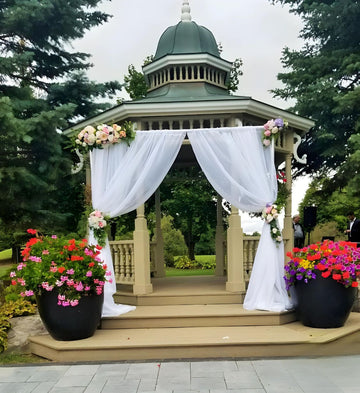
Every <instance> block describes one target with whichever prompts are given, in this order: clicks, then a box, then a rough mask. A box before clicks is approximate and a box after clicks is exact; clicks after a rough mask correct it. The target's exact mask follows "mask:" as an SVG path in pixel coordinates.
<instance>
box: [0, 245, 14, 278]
mask: <svg viewBox="0 0 360 393" xmlns="http://www.w3.org/2000/svg"><path fill="white" fill-rule="evenodd" d="M13 267H14V265H13V263H12V262H11V249H10V250H4V251H1V252H0V279H8V278H9V274H10V270H11V269H12V268H13Z"/></svg>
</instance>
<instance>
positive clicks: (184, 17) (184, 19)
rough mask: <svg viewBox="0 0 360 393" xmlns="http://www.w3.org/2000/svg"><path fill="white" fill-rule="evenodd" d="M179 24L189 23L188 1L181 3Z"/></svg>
mask: <svg viewBox="0 0 360 393" xmlns="http://www.w3.org/2000/svg"><path fill="white" fill-rule="evenodd" d="M181 22H191V15H190V6H189V2H188V1H183V5H182V7H181Z"/></svg>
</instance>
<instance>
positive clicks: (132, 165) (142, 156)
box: [89, 131, 185, 316]
mask: <svg viewBox="0 0 360 393" xmlns="http://www.w3.org/2000/svg"><path fill="white" fill-rule="evenodd" d="M184 137H185V132H181V131H176V132H172V131H167V132H162V131H151V132H147V131H138V132H137V133H136V138H135V140H134V141H133V142H132V143H131V145H130V146H127V145H126V144H125V143H119V144H116V145H113V146H107V147H105V148H104V149H94V150H93V151H92V152H91V153H90V164H91V189H92V203H93V207H94V209H97V210H100V211H102V212H103V213H105V214H106V215H108V216H110V217H116V216H119V215H121V214H125V213H128V212H130V211H132V210H135V209H136V208H137V207H138V206H140V205H141V204H143V203H144V202H145V201H146V200H147V199H148V198H149V197H150V196H151V195H152V194H153V193H154V192H155V190H156V189H157V188H158V186H159V185H160V184H161V182H162V180H163V179H164V177H165V175H166V174H167V172H168V171H169V169H170V167H171V165H172V163H173V162H174V161H175V158H176V156H177V154H178V152H179V150H180V147H181V143H182V141H183V139H184ZM89 243H90V244H95V243H96V240H95V238H94V235H93V233H92V231H90V236H89ZM100 257H101V259H102V260H103V261H104V263H106V265H107V266H108V269H109V270H110V272H111V273H112V275H111V278H112V283H110V282H107V283H106V284H105V288H104V293H105V297H104V306H103V316H116V315H120V314H123V313H126V312H128V311H131V310H133V309H134V308H135V307H133V306H124V305H121V304H115V302H114V300H113V294H114V293H115V292H116V283H115V275H114V267H113V263H112V258H111V252H110V246H109V243H108V241H107V242H106V245H105V247H104V248H103V249H102V250H101V255H100Z"/></svg>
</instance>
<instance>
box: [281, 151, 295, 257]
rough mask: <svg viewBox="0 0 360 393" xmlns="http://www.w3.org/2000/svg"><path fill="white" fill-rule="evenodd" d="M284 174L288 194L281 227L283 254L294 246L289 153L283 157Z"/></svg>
mask: <svg viewBox="0 0 360 393" xmlns="http://www.w3.org/2000/svg"><path fill="white" fill-rule="evenodd" d="M285 176H286V188H287V190H288V191H289V195H288V197H287V199H286V205H285V218H284V229H283V238H284V239H285V240H286V242H285V244H284V246H285V255H286V253H287V252H289V251H291V250H292V249H293V247H294V229H293V223H292V217H291V205H292V198H291V192H292V191H291V189H292V178H291V154H290V153H288V154H286V158H285Z"/></svg>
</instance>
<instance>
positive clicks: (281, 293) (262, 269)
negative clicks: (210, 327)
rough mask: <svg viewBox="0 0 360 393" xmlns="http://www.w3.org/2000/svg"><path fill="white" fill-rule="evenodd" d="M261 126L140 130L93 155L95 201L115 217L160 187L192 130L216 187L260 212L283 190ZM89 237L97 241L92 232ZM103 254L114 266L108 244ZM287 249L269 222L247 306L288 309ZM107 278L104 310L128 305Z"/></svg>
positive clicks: (107, 312) (106, 312)
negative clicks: (125, 141)
mask: <svg viewBox="0 0 360 393" xmlns="http://www.w3.org/2000/svg"><path fill="white" fill-rule="evenodd" d="M262 130H263V128H262V127H236V128H234V127H231V128H221V129H196V130H187V131H183V130H181V131H180V130H176V131H175V130H174V131H169V130H166V131H137V133H136V138H135V140H134V141H133V142H132V143H131V145H130V147H129V146H127V145H126V144H123V143H120V144H117V145H114V146H108V147H106V148H105V149H101V150H97V149H94V150H93V151H92V152H91V154H90V162H91V178H92V201H93V207H94V208H95V209H98V210H100V211H102V212H104V213H105V214H107V215H109V216H110V217H115V216H118V215H121V214H125V213H127V212H130V211H132V210H135V209H136V208H137V207H138V206H140V205H141V204H143V203H144V202H145V201H146V200H147V199H148V198H149V197H150V196H151V195H152V194H153V193H154V192H155V190H156V189H157V188H158V186H159V185H160V184H161V182H162V180H163V179H164V177H165V175H166V174H167V172H168V171H169V169H170V167H171V165H172V163H173V162H174V160H175V158H176V156H177V154H178V152H179V150H180V147H181V143H182V141H183V139H184V138H185V135H186V133H187V135H188V137H189V140H190V142H191V145H192V148H193V150H194V153H195V156H196V158H197V160H198V162H199V164H200V166H201V168H202V170H203V172H204V173H205V175H206V177H207V179H208V180H209V182H210V183H211V184H212V186H213V187H214V189H215V190H216V191H217V192H218V193H219V194H220V195H221V196H222V197H223V198H225V199H226V200H227V201H229V202H230V203H231V204H233V205H234V206H235V207H237V208H238V209H240V210H243V211H247V212H260V211H262V209H263V208H264V207H265V206H266V204H267V203H273V202H274V200H275V199H276V194H277V181H276V170H275V165H274V149H273V148H264V146H263V144H262V140H261V133H262ZM90 236H91V241H94V242H95V239H94V238H93V235H92V234H90ZM102 259H103V260H104V261H105V263H106V264H107V265H108V267H109V268H110V269H112V277H113V278H114V272H113V265H112V261H111V254H110V248H109V244H108V242H107V244H106V246H105V247H104V249H103V250H102ZM283 264H284V248H283V245H282V244H281V245H280V246H278V247H277V246H276V244H275V242H274V241H273V240H272V238H271V236H270V230H269V225H268V224H264V231H263V235H262V237H261V240H260V242H259V246H258V251H257V254H256V257H255V261H254V268H253V272H252V275H251V278H250V283H249V289H248V292H247V294H246V297H245V302H244V308H247V309H261V310H269V311H284V310H286V309H288V308H291V304H289V298H288V296H287V293H286V290H285V283H284V280H283V278H282V276H283ZM115 290H116V284H115V280H113V283H112V284H110V283H107V284H106V285H105V299H106V300H105V305H104V312H103V313H104V315H106V316H110V315H119V314H121V313H123V312H127V311H129V310H128V309H126V310H127V311H122V310H125V309H122V307H131V306H122V305H116V304H115V303H114V301H113V298H112V295H113V294H114V293H115Z"/></svg>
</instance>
